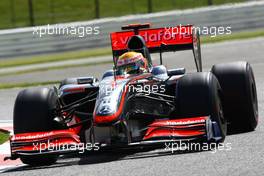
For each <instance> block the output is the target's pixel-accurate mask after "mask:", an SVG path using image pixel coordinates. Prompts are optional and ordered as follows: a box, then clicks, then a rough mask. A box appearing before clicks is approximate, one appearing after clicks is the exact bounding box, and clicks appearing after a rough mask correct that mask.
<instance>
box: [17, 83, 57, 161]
mask: <svg viewBox="0 0 264 176" xmlns="http://www.w3.org/2000/svg"><path fill="white" fill-rule="evenodd" d="M57 100H58V98H57V95H56V94H55V92H54V91H53V90H52V89H48V88H33V89H26V90H23V91H21V92H20V93H19V94H18V96H17V98H16V101H15V107H14V117H13V120H14V122H13V123H14V133H15V134H19V133H29V132H40V131H41V132H42V131H50V130H54V129H56V128H58V127H57V126H56V123H55V122H54V121H53V118H54V110H55V108H56V106H57ZM20 159H21V161H22V162H23V163H25V164H29V165H49V164H52V163H54V162H56V160H57V156H54V155H53V156H47V155H41V156H23V157H21V158H20Z"/></svg>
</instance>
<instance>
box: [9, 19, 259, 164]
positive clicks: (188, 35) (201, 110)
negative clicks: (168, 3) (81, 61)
mask: <svg viewBox="0 0 264 176" xmlns="http://www.w3.org/2000/svg"><path fill="white" fill-rule="evenodd" d="M122 30H123V31H121V32H113V33H111V34H110V38H111V44H112V51H113V62H114V68H113V69H112V70H108V71H106V72H105V73H104V74H103V76H102V78H101V80H100V81H99V80H98V79H97V78H94V77H79V78H67V79H65V80H63V81H62V82H61V84H60V86H59V88H55V87H54V88H52V89H51V88H30V89H26V90H22V91H21V92H20V93H19V94H18V96H17V98H16V101H15V106H14V119H13V120H14V121H13V122H14V135H13V136H12V137H11V138H10V145H11V156H10V157H9V159H17V158H20V159H21V161H22V162H23V163H25V164H29V165H46V164H52V163H54V162H56V160H57V158H58V156H59V155H62V154H67V153H71V152H79V151H80V150H83V149H87V147H88V148H90V149H92V150H94V151H96V150H99V149H103V148H107V147H108V148H112V149H113V150H115V149H117V148H118V147H126V146H130V147H131V146H133V147H134V146H144V145H155V144H158V143H164V142H166V141H176V142H177V141H186V142H189V141H199V142H201V141H203V142H207V143H211V142H213V143H220V142H223V141H224V140H225V137H226V134H227V132H228V133H234V132H235V133H237V132H248V131H253V130H254V129H255V128H256V126H257V123H258V101H257V93H256V85H255V80H254V74H253V71H252V67H251V66H250V64H249V63H247V62H245V61H240V62H233V63H227V64H217V65H214V66H213V67H212V69H211V71H210V72H202V62H201V49H200V39H199V33H198V32H195V30H194V28H193V26H191V25H187V26H176V27H171V28H169V27H166V28H156V29H152V28H150V25H149V24H131V25H127V26H123V27H122ZM179 50H192V51H193V55H194V61H195V64H196V68H197V72H195V73H185V68H175V69H167V68H166V67H165V66H164V65H162V62H163V57H162V56H163V55H162V53H164V52H169V51H179ZM127 53H128V54H127ZM131 53H132V54H134V55H133V57H132V58H130V60H129V61H128V60H124V59H123V58H125V57H126V56H128V55H129V54H130V55H132V54H131ZM151 53H160V65H153V63H152V60H151ZM135 54H136V55H135ZM124 55H125V56H124ZM142 56H143V61H144V64H145V65H144V66H145V70H144V71H142V70H141V68H140V67H139V66H138V65H135V64H134V63H135V62H136V61H138V60H139V58H141V57H142ZM134 61H135V62H134ZM140 61H142V60H140ZM133 64H134V65H133ZM124 65H128V66H129V68H130V70H127V67H126V68H124V67H123V66H124ZM131 69H132V72H131Z"/></svg>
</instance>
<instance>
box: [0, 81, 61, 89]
mask: <svg viewBox="0 0 264 176" xmlns="http://www.w3.org/2000/svg"><path fill="white" fill-rule="evenodd" d="M59 83H60V81H44V82H25V83H6V84H0V89H10V88H15V87H21V88H22V87H34V86H43V85H50V84H59Z"/></svg>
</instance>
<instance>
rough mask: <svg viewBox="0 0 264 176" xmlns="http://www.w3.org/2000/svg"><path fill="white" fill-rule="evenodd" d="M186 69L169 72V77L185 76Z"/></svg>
mask: <svg viewBox="0 0 264 176" xmlns="http://www.w3.org/2000/svg"><path fill="white" fill-rule="evenodd" d="M185 71H186V70H185V68H175V69H170V70H168V76H175V75H183V74H185Z"/></svg>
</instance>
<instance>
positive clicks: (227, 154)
mask: <svg viewBox="0 0 264 176" xmlns="http://www.w3.org/2000/svg"><path fill="white" fill-rule="evenodd" d="M263 48H264V38H257V39H250V40H243V41H233V42H223V43H217V44H208V45H204V46H203V48H202V53H203V65H204V70H205V71H208V70H209V69H210V68H211V66H212V65H213V64H215V63H223V62H230V61H237V60H247V61H249V62H250V63H251V64H252V66H253V69H254V72H255V78H256V84H257V91H258V101H259V125H258V127H257V129H256V130H255V131H254V132H250V133H244V134H236V135H230V136H228V137H227V138H226V140H225V145H226V144H228V145H230V146H231V150H228V149H227V148H226V147H225V150H217V151H216V152H214V151H204V152H174V153H173V154H172V152H170V151H166V150H164V149H163V148H161V149H159V150H151V151H141V150H139V151H137V152H136V153H134V151H133V150H130V151H126V152H121V151H116V152H114V153H98V154H96V155H87V156H73V157H72V158H61V159H60V160H59V161H58V162H57V164H55V165H52V166H47V167H28V166H21V167H17V168H14V169H10V170H7V171H6V172H5V173H3V175H16V176H18V175H38V176H42V175H100V176H101V175H120V176H123V175H173V176H175V175H203V176H204V175H208V176H211V175H217V176H218V175H219V176H222V175H250V176H251V175H253V176H254V175H259V176H262V175H264V168H263V165H264V159H263V158H264V148H263V146H264V122H263V115H264V94H263V92H264V60H263ZM165 58H166V59H165ZM164 62H165V63H166V65H167V66H168V67H180V66H186V68H187V69H189V70H190V71H193V70H194V69H193V68H194V63H193V60H192V53H191V52H179V53H174V54H167V55H166V56H164ZM91 68H93V69H91ZM107 68H111V64H106V65H100V66H94V67H85V68H73V69H65V70H59V71H49V72H42V78H51V77H50V76H51V75H53V77H55V76H54V73H56V77H57V78H60V77H62V76H69V75H71V76H79V75H83V74H84V73H85V75H90V74H93V75H94V74H95V75H97V76H100V74H101V71H102V70H105V69H107ZM90 69H91V70H90ZM91 71H92V72H91ZM37 76H39V75H38V74H33V75H31V77H32V79H36V78H35V77H37ZM17 79H22V78H19V77H17ZM18 91H19V89H11V90H1V91H0V97H1V99H0V103H1V107H0V112H1V116H0V117H1V120H3V119H11V118H12V110H11V109H12V106H13V101H14V98H15V96H16V93H17V92H18ZM164 148H165V146H164Z"/></svg>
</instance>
